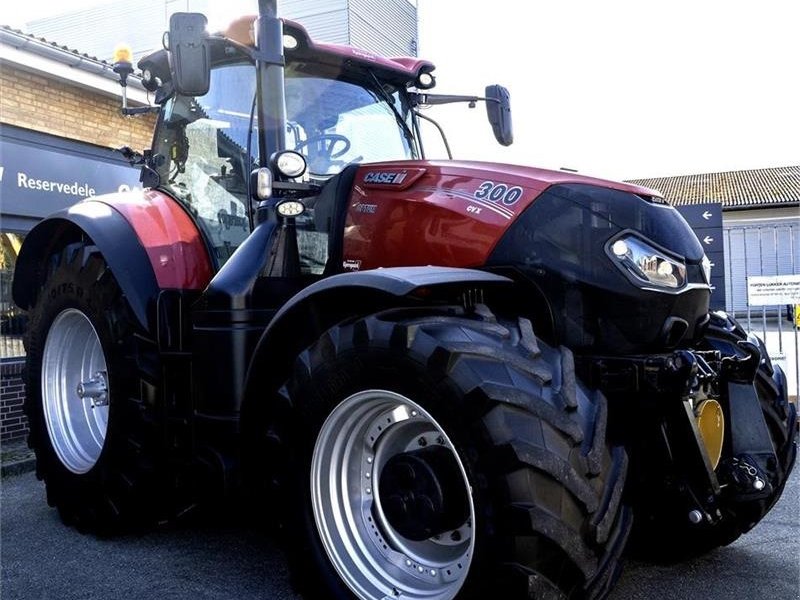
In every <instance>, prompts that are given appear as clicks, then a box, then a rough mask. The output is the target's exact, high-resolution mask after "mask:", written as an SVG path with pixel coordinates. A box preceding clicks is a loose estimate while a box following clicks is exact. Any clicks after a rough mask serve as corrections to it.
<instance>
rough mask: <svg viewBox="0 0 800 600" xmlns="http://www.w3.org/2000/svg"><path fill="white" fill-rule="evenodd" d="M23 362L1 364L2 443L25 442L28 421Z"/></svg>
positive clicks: (0, 421)
mask: <svg viewBox="0 0 800 600" xmlns="http://www.w3.org/2000/svg"><path fill="white" fill-rule="evenodd" d="M24 364H25V363H23V362H22V361H14V362H2V363H0V443H2V444H6V443H8V442H15V441H18V440H25V439H26V437H27V435H28V421H27V419H26V418H25V415H24V414H23V413H22V403H23V402H24V400H25V388H24V384H23V383H22V367H23V365H24Z"/></svg>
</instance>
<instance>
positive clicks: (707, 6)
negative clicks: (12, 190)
mask: <svg viewBox="0 0 800 600" xmlns="http://www.w3.org/2000/svg"><path fill="white" fill-rule="evenodd" d="M279 2H280V0H279ZM97 3H98V2H97V0H61V1H60V2H57V3H56V2H27V3H24V2H17V3H4V4H3V7H2V9H0V22H3V23H6V24H11V25H16V26H19V25H20V24H21V23H24V21H25V20H30V19H34V18H38V17H41V16H43V15H47V14H54V13H55V7H57V9H58V12H64V11H67V10H71V9H72V8H82V7H85V6H87V5H91V4H97ZM796 4H797V3H796V2H794V1H791V0H762V1H761V2H752V1H750V2H741V1H739V0H730V1H727V2H722V1H718V0H694V1H688V0H670V1H668V2H667V1H662V2H643V1H641V0H638V1H634V0H603V1H599V0H595V1H590V0H580V1H579V0H558V1H556V0H547V1H543V0H539V1H536V0H527V1H525V0H522V1H521V0H516V1H514V0H491V1H490V2H479V1H478V0H418V1H417V6H418V13H419V42H418V47H419V54H420V56H421V57H424V58H426V59H428V60H430V61H432V62H433V63H434V64H436V66H437V69H436V72H435V75H436V76H437V87H436V90H435V91H436V92H440V93H452V94H478V95H479V94H482V93H483V90H484V87H485V86H486V85H488V84H492V83H500V84H502V85H504V86H506V87H507V88H508V89H509V90H510V92H511V102H512V110H513V121H514V135H515V141H514V144H513V145H512V146H510V147H508V148H504V147H501V146H499V145H498V144H497V143H496V142H494V139H493V137H492V135H491V129H490V127H489V125H488V123H487V121H486V116H485V109H484V107H483V106H482V105H478V107H477V108H476V109H469V108H467V107H466V105H453V106H438V107H434V108H431V109H429V110H428V112H427V113H426V114H427V115H429V116H432V117H434V118H436V119H437V120H439V121H440V122H441V123H442V125H443V126H444V127H445V129H446V130H447V131H448V138H449V141H450V145H451V146H452V148H453V151H454V154H455V155H456V157H457V158H465V159H467V158H469V159H478V160H492V161H498V162H510V163H515V164H527V165H535V166H541V167H547V168H562V167H563V168H571V169H576V170H578V171H579V172H581V173H585V174H589V175H595V176H601V177H607V178H610V179H634V178H644V177H659V176H669V175H686V174H694V173H708V172H717V171H728V170H740V169H754V168H764V167H777V166H787V165H797V164H800V110H799V109H800V35H798V34H797V30H798V28H797V27H798V26H797V24H798V22H800V14H798V13H799V12H800V6H798V8H795V5H796ZM211 6H212V14H210V15H209V20H210V24H211V26H212V28H216V26H217V25H218V24H222V23H224V21H225V20H226V19H227V18H228V17H229V16H230V15H232V14H245V13H247V12H255V9H256V6H257V2H256V0H226V2H217V1H212V2H211Z"/></svg>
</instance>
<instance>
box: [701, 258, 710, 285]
mask: <svg viewBox="0 0 800 600" xmlns="http://www.w3.org/2000/svg"><path fill="white" fill-rule="evenodd" d="M702 264H703V277H705V278H706V283H707V284H709V285H710V284H711V261H710V260H708V257H707V256H706V255H705V254H703V262H702Z"/></svg>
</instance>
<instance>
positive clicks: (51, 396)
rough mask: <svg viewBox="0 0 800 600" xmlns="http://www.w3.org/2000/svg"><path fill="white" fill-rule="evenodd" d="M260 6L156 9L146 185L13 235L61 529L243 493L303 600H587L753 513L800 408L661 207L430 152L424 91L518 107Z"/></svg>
mask: <svg viewBox="0 0 800 600" xmlns="http://www.w3.org/2000/svg"><path fill="white" fill-rule="evenodd" d="M259 8H260V16H259V17H258V18H255V17H253V18H251V19H245V20H240V21H239V22H237V23H236V24H234V26H232V27H231V28H230V29H229V30H228V31H227V32H226V33H225V34H218V35H208V34H207V33H206V32H205V18H204V17H203V16H202V15H198V14H190V13H181V14H176V15H174V16H173V17H172V19H171V23H170V31H169V34H168V38H167V39H166V42H167V43H166V44H165V49H164V50H161V51H159V52H156V53H154V54H152V55H151V56H149V57H147V58H145V59H143V60H141V61H140V62H139V68H140V69H141V71H142V81H143V83H144V85H145V87H147V88H148V89H149V90H150V91H152V92H153V93H154V94H155V103H156V105H157V106H156V107H155V110H157V111H158V113H159V115H158V123H157V126H156V130H155V134H154V138H153V147H152V149H150V150H147V151H146V152H144V153H143V154H141V155H139V154H137V153H133V152H130V155H131V158H132V160H133V161H139V162H141V164H142V183H143V188H144V191H139V192H131V193H125V194H116V195H110V196H103V197H93V198H90V199H87V200H86V201H83V202H80V203H78V204H76V205H75V206H73V207H71V208H69V209H68V210H65V211H63V212H60V213H58V214H55V215H52V216H51V217H49V218H47V219H45V220H44V221H42V222H41V223H40V224H38V225H37V226H36V227H35V228H34V229H33V230H32V231H31V232H30V234H29V235H28V237H27V239H26V241H25V244H24V246H23V248H22V251H21V254H20V256H19V260H18V263H17V270H16V276H15V280H14V290H13V291H14V300H15V301H16V303H17V304H18V305H19V306H20V307H22V308H24V309H26V310H27V311H28V312H29V331H28V333H27V340H26V344H27V355H28V359H27V360H28V365H27V400H26V411H27V415H28V418H29V420H30V427H31V434H30V445H31V447H32V448H33V449H34V450H35V451H36V456H37V474H38V476H39V477H40V478H41V479H43V480H44V481H45V484H46V486H47V498H48V502H49V503H50V504H51V505H53V506H55V507H57V508H58V510H59V512H60V514H61V516H62V518H63V520H64V521H65V522H67V523H70V524H74V525H75V526H77V527H78V528H80V529H82V530H83V529H86V530H91V531H101V532H113V531H119V530H120V529H125V528H130V527H141V526H143V525H146V524H149V523H155V522H158V521H162V520H164V519H169V518H176V517H178V516H180V515H181V514H184V513H185V512H186V511H188V510H190V509H191V508H193V507H196V506H203V505H205V506H229V505H230V504H229V503H230V502H231V501H232V500H231V499H241V498H248V499H249V500H250V502H248V503H247V506H249V507H251V508H253V509H254V510H255V511H257V513H258V516H260V517H264V518H266V519H267V520H271V521H273V522H277V523H278V524H279V525H280V531H282V532H283V534H282V536H283V539H285V543H286V550H287V554H288V558H289V564H290V567H291V568H292V569H293V571H294V573H295V574H296V576H295V583H296V584H297V586H298V587H299V589H300V590H301V591H302V592H303V594H305V596H306V597H308V598H350V599H352V598H358V599H359V600H386V599H388V598H398V599H405V600H453V599H455V598H459V599H463V598H487V597H490V595H494V597H497V598H507V599H510V600H515V599H520V598H545V597H546V598H551V597H567V598H584V597H586V598H601V597H603V596H605V595H606V594H607V593H608V592H609V590H610V589H611V587H612V586H613V584H614V581H615V580H616V578H617V576H618V573H619V565H620V562H619V561H620V556H621V555H622V553H623V551H624V550H625V548H626V544H628V542H629V541H630V543H631V544H630V545H629V547H635V548H636V549H638V550H639V551H641V552H645V553H649V554H659V555H661V556H665V557H676V556H685V555H687V554H691V553H699V552H702V551H705V550H707V549H710V548H713V547H715V546H719V545H722V544H727V543H729V542H731V541H732V540H734V539H736V538H737V537H738V536H739V535H740V534H742V533H743V532H746V531H747V530H749V529H750V528H752V527H753V526H754V525H755V524H756V523H757V522H758V521H759V520H760V519H761V518H762V517H763V516H764V514H765V513H766V512H767V511H768V510H769V509H770V508H771V506H772V505H773V504H774V503H775V502H776V501H777V499H778V498H779V496H780V494H781V492H782V490H783V487H784V483H785V482H786V478H787V476H788V474H789V471H790V469H791V467H792V465H793V462H794V459H795V454H796V447H795V434H796V411H795V407H794V406H793V405H792V404H790V403H789V402H788V401H787V386H786V379H785V377H784V375H783V373H782V372H781V370H780V368H778V367H776V366H773V365H772V364H771V362H770V359H769V357H768V355H767V352H766V350H765V348H764V345H763V343H762V342H761V341H760V340H758V339H757V338H756V337H754V336H749V335H747V334H746V333H745V332H744V331H743V329H742V328H741V327H740V326H739V325H738V324H737V323H736V321H735V320H734V319H733V318H731V317H729V316H727V315H725V314H724V313H711V314H710V313H709V310H708V302H709V295H710V288H709V282H710V274H709V271H710V266H709V263H708V261H707V259H706V258H705V256H704V254H703V249H702V247H701V245H700V244H699V243H698V241H697V239H696V237H695V235H694V234H693V233H692V231H691V230H690V228H689V227H688V225H687V224H686V222H685V221H684V220H683V219H682V218H681V216H680V215H679V214H678V213H677V212H676V210H675V209H674V208H673V207H671V206H670V205H668V204H667V203H665V202H664V201H663V200H662V198H661V197H660V196H659V194H658V193H656V192H654V191H653V190H649V189H645V188H642V187H638V186H633V185H627V184H622V183H614V182H610V181H603V180H599V179H592V178H589V177H583V176H580V175H577V174H573V173H566V172H553V171H546V170H541V169H535V168H527V167H520V166H510V165H502V164H491V163H480V162H461V161H453V160H448V161H434V160H426V159H425V151H424V148H423V146H422V141H421V138H420V135H419V134H420V127H419V123H420V118H422V117H421V116H420V114H419V108H420V107H421V106H425V105H430V104H438V103H444V102H453V101H462V100H466V101H470V102H485V105H486V108H487V113H488V119H489V121H490V123H491V126H492V128H493V130H494V133H495V136H496V138H497V140H498V141H499V143H501V144H506V145H507V144H510V143H511V141H512V134H511V119H510V108H509V95H508V92H507V91H506V90H505V89H504V88H502V87H500V86H489V87H488V88H486V93H485V97H473V98H469V97H467V98H465V97H458V96H439V95H435V94H433V93H430V92H429V90H430V89H431V88H432V87H433V86H434V83H435V80H434V77H433V75H432V72H433V70H434V67H433V65H432V64H431V63H429V62H426V61H424V60H420V59H416V58H392V59H389V58H381V57H378V56H374V55H372V54H370V53H367V52H363V51H361V50H357V49H354V48H349V47H343V46H336V45H331V44H323V43H317V42H314V41H313V40H311V39H310V38H309V36H308V35H307V33H306V32H305V30H304V29H303V28H302V27H301V26H299V25H297V24H296V23H292V22H289V21H283V20H280V19H278V18H277V16H276V7H275V0H272V1H270V0H261V1H260V7H259ZM117 70H118V71H119V72H120V73H121V74H122V76H123V83H124V81H125V77H127V75H128V74H129V72H130V71H131V68H130V65H128V64H126V63H125V62H124V61H121V62H119V63H118V64H117ZM141 110H142V109H128V108H125V111H126V112H128V113H132V112H140V111H141ZM145 110H149V109H145ZM223 502H224V503H223ZM221 503H223V504H221ZM634 516H635V521H634V519H633V517H634ZM631 532H632V535H631V536H630V540H629V533H631Z"/></svg>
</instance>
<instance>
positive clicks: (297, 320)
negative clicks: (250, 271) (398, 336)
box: [246, 266, 513, 396]
mask: <svg viewBox="0 0 800 600" xmlns="http://www.w3.org/2000/svg"><path fill="white" fill-rule="evenodd" d="M506 285H513V281H512V280H511V279H508V278H507V277H503V276H501V275H496V274H494V273H488V272H486V271H479V270H476V269H461V268H455V267H431V266H428V267H394V268H387V269H373V270H367V271H359V272H355V273H342V274H340V275H334V276H332V277H328V278H326V279H323V280H321V281H318V282H317V283H314V284H313V285H310V286H309V287H307V288H305V289H304V290H303V291H301V292H299V293H298V294H296V295H295V296H293V297H292V298H291V299H290V300H289V301H288V302H287V303H286V304H285V305H284V306H283V307H282V308H281V309H280V310H279V311H278V312H277V314H276V315H275V317H274V318H273V319H272V321H270V324H269V326H268V327H267V329H266V330H265V331H264V333H263V335H262V336H261V339H260V340H259V342H258V344H257V345H256V348H255V351H254V353H253V357H252V359H251V361H250V366H249V369H248V374H247V385H246V389H247V392H246V396H249V395H250V394H251V392H255V393H258V390H262V391H263V390H265V389H270V388H272V387H273V386H274V384H280V383H281V382H282V378H283V376H284V375H285V374H286V373H288V369H289V368H290V367H291V365H292V363H293V362H294V359H295V357H296V356H297V355H298V354H299V353H300V352H301V351H302V350H303V349H304V348H306V347H307V346H309V345H310V344H311V343H312V342H313V341H314V340H316V339H317V338H318V337H319V336H320V335H321V334H322V333H323V332H324V331H326V330H328V329H329V328H330V327H332V326H333V325H335V324H336V323H339V322H340V321H342V320H343V319H347V318H351V317H355V316H361V315H367V314H370V313H374V312H378V311H381V310H385V309H387V308H392V307H399V306H409V307H413V306H425V305H426V304H435V303H437V302H438V303H441V302H442V301H448V302H450V303H453V302H458V301H459V300H460V296H461V293H462V292H464V291H466V290H474V289H486V288H491V287H497V286H506ZM265 364H268V365H269V368H264V365H265Z"/></svg>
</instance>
